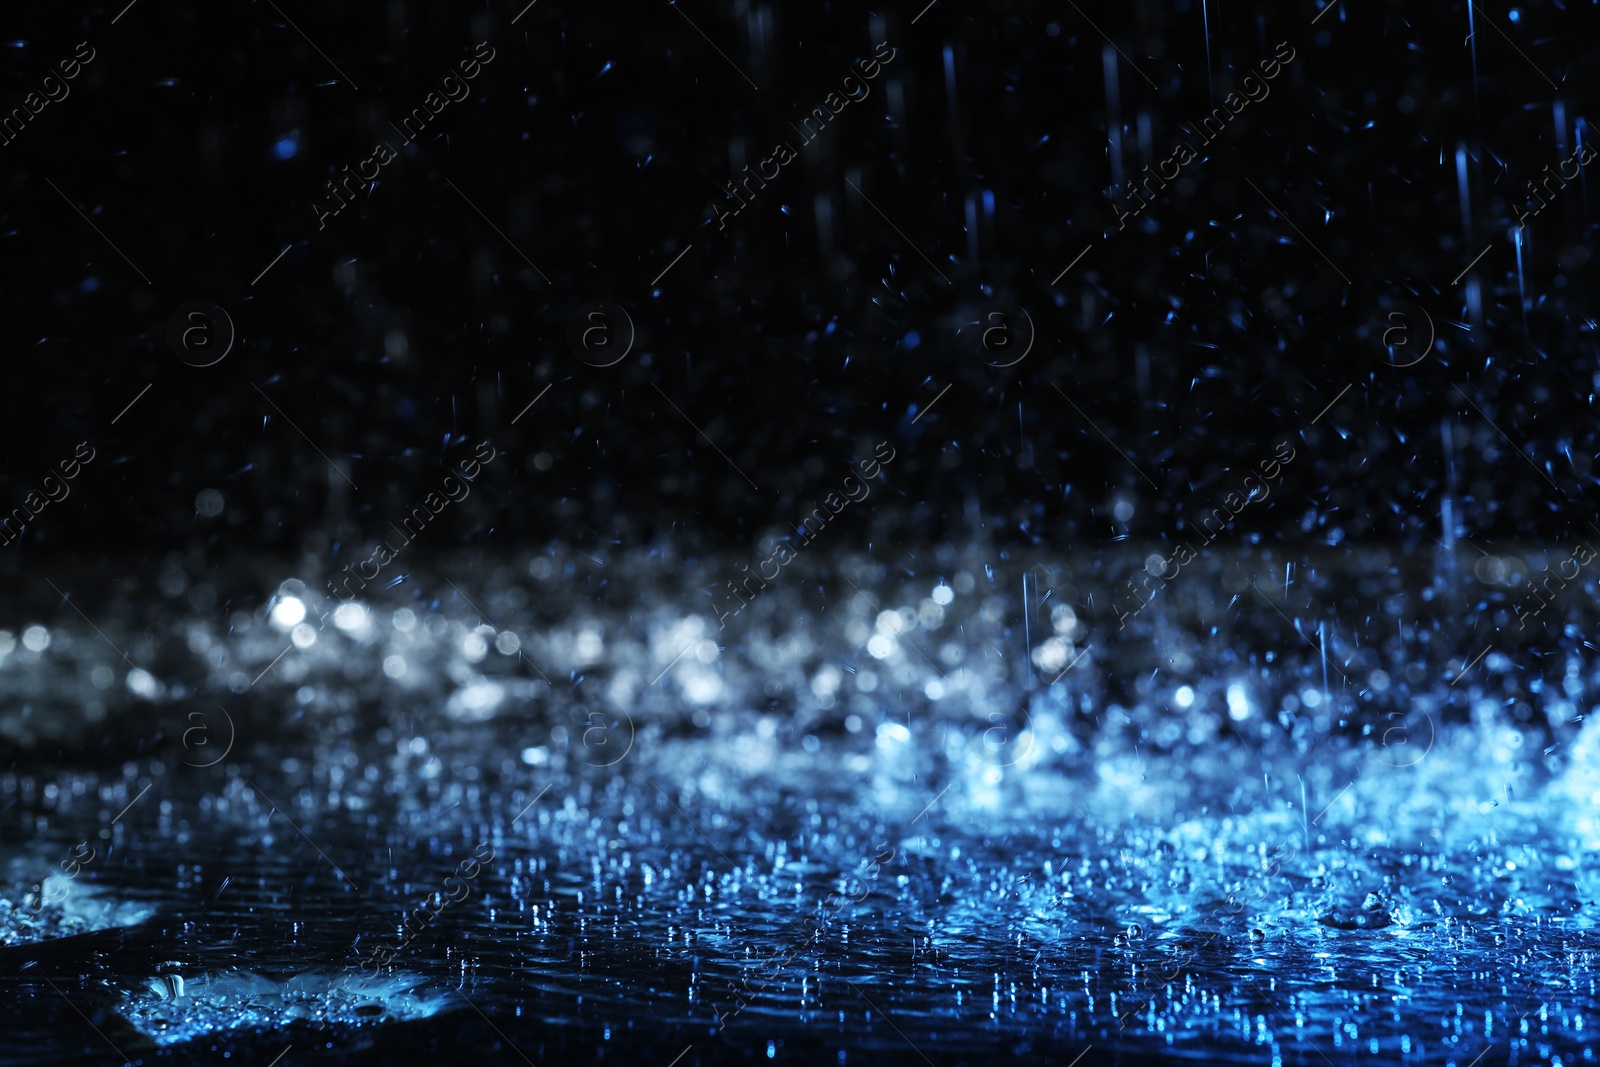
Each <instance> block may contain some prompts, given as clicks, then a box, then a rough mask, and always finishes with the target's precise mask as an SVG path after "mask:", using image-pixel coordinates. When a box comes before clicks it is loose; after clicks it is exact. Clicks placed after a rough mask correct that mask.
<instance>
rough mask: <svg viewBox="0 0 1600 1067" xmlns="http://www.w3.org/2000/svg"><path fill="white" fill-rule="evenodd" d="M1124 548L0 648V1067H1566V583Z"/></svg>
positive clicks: (301, 602)
mask: <svg viewBox="0 0 1600 1067" xmlns="http://www.w3.org/2000/svg"><path fill="white" fill-rule="evenodd" d="M1144 555H1145V553H1129V554H1122V555H1116V556H1111V555H1106V556H1101V557H1098V558H1097V559H1096V560H1095V561H1094V562H1093V564H1092V565H1080V566H1079V567H1077V568H1076V569H1074V568H1072V567H1070V566H1068V565H1066V564H1064V563H1062V562H1060V561H1052V560H1047V559H1037V560H1028V561H1017V560H990V561H987V562H985V561H983V560H982V558H981V557H980V556H979V555H977V554H976V553H974V554H972V555H968V556H963V555H960V554H954V553H950V552H948V551H947V552H946V553H945V557H946V558H944V559H942V560H941V559H937V558H936V559H934V560H932V561H930V562H929V563H927V564H925V565H924V564H922V563H920V562H908V561H897V562H896V563H895V564H894V565H892V566H891V565H889V564H887V563H885V562H884V561H882V560H880V561H877V562H874V561H873V560H871V559H867V558H856V557H851V558H844V559H830V560H826V561H823V560H801V561H797V562H796V564H795V565H793V566H792V567H790V568H789V572H792V573H788V572H786V575H785V578H784V582H785V583H786V584H779V583H773V585H772V587H771V588H768V589H763V590H757V591H756V592H757V595H755V596H754V597H752V598H749V599H748V602H745V600H744V599H743V598H742V599H741V601H740V603H741V604H742V605H743V607H742V609H741V610H740V612H739V613H738V614H737V615H729V614H728V612H729V608H728V606H727V604H723V605H722V612H723V615H724V618H725V625H724V627H723V628H722V629H720V630H719V629H718V626H717V612H716V611H715V610H712V609H708V608H699V610H696V608H697V607H698V603H697V601H696V599H695V598H697V597H698V598H701V599H705V598H704V594H703V593H702V592H699V591H698V590H701V589H703V588H706V587H710V586H711V585H712V582H713V581H714V580H715V579H716V578H719V577H720V576H721V575H722V573H723V572H727V574H728V576H730V577H731V576H735V575H738V574H739V573H740V572H739V571H738V564H739V563H740V562H745V561H743V560H739V559H725V558H718V559H711V560H705V559H700V560H693V561H684V560H682V559H681V558H678V559H668V560H667V561H666V563H667V564H668V565H664V564H663V559H662V558H661V554H657V555H648V554H640V555H638V556H637V557H632V556H620V557H615V558H608V559H606V560H604V562H603V563H602V562H598V561H596V560H595V559H594V558H593V557H587V559H588V562H587V563H585V562H584V560H585V559H586V557H584V556H582V555H571V556H565V555H563V554H561V553H559V552H553V553H545V554H540V555H536V556H534V557H532V558H530V559H524V560H519V561H514V562H502V563H499V564H497V565H496V566H494V567H492V568H491V567H488V566H486V565H485V564H484V563H483V562H482V561H481V560H479V561H472V560H467V559H463V560H462V562H461V566H460V567H459V568H457V569H455V570H441V572H440V576H439V577H438V578H431V577H430V578H428V579H425V580H414V584H412V585H411V588H410V589H407V587H406V586H402V587H400V588H399V589H398V590H396V591H393V592H391V593H389V594H387V596H388V599H383V598H382V597H374V598H372V599H370V600H367V601H365V602H362V603H361V604H360V605H354V604H352V605H346V606H344V607H343V608H339V607H338V605H337V602H332V601H328V600H326V599H325V598H322V597H318V596H317V595H316V593H315V592H314V591H313V589H314V588H315V587H314V586H313V585H312V580H313V579H314V577H315V575H314V574H313V573H311V572H310V571H309V570H308V569H307V568H305V567H303V566H301V567H294V566H283V565H273V569H274V570H277V571H281V573H276V574H272V575H270V576H269V577H265V578H263V579H262V580H263V581H267V582H269V585H268V589H269V591H270V590H272V589H276V593H275V594H273V595H271V596H267V597H262V598H259V601H258V602H257V603H255V604H254V605H253V606H251V607H250V608H248V609H247V608H243V607H239V606H237V605H235V606H233V607H231V608H230V609H229V610H227V611H219V610H215V609H204V610H202V609H198V608H196V606H195V602H196V601H200V602H202V603H203V602H204V601H205V600H206V599H207V594H205V593H202V592H199V591H198V588H199V587H200V586H201V585H203V584H204V582H203V581H201V580H200V579H198V578H196V577H195V576H183V577H182V580H180V578H179V576H177V575H175V574H173V573H169V574H167V575H164V576H163V575H154V576H151V578H150V579H149V581H150V583H151V587H152V588H151V589H150V590H148V591H145V592H137V591H136V595H139V596H144V597H147V598H148V599H146V600H145V601H144V602H143V603H144V605H145V607H146V609H147V612H148V614H147V615H146V616H145V618H146V620H148V621H145V622H144V624H143V626H142V627H140V628H132V627H129V626H127V625H124V624H123V622H122V621H121V618H122V616H121V614H120V613H119V612H120V611H121V610H122V608H119V603H120V602H105V603H100V604H89V603H85V604H84V610H85V612H86V613H87V614H88V615H89V616H90V618H92V619H94V623H93V626H91V625H85V624H84V621H83V620H82V619H78V617H77V616H76V615H75V614H73V613H72V612H70V611H63V610H61V609H60V608H59V605H55V604H51V603H48V602H46V603H43V604H41V605H40V606H39V607H38V608H37V610H36V611H34V614H32V615H28V616H27V617H23V618H16V619H7V620H3V622H4V628H5V629H6V630H7V634H6V635H5V636H4V637H0V644H3V645H5V646H6V647H7V648H8V651H7V654H6V655H5V657H4V658H3V659H0V685H3V686H5V687H7V690H8V693H10V694H11V695H10V696H8V698H7V701H6V707H7V712H6V715H5V717H4V718H3V719H0V729H3V730H4V732H5V734H6V736H7V737H8V738H9V739H10V740H9V741H8V744H11V745H12V746H13V747H14V748H15V749H16V750H17V752H18V753H19V754H24V753H25V758H24V757H23V756H20V755H19V758H18V759H17V760H16V761H15V762H14V763H13V764H12V765H11V766H10V767H9V768H8V769H7V770H6V772H5V773H4V774H3V775H0V808H3V810H4V812H5V818H4V824H3V825H4V827H5V840H4V848H5V862H4V866H3V868H0V869H3V871H4V872H5V879H6V886H5V889H4V890H3V892H0V896H3V897H4V901H3V902H0V909H4V910H3V911H0V937H3V939H4V942H5V946H6V947H4V948H0V974H3V975H4V976H5V982H6V987H7V993H6V996H5V997H4V1004H5V1005H6V1007H5V1008H4V1013H5V1017H4V1020H3V1032H4V1033H5V1034H6V1038H5V1054H4V1057H3V1058H4V1060H5V1061H6V1062H13V1063H56V1062H69V1061H70V1062H82V1063H91V1062H94V1063H98V1062H113V1060H114V1058H115V1057H116V1056H118V1055H121V1056H126V1057H127V1058H128V1059H129V1060H131V1061H133V1062H145V1063H154V1062H163V1061H165V1060H166V1059H168V1058H171V1057H177V1058H178V1059H179V1060H183V1061H187V1060H188V1059H204V1060H206V1061H207V1062H215V1061H217V1060H218V1059H219V1058H220V1057H221V1056H222V1055H223V1054H224V1053H226V1054H228V1055H229V1056H230V1058H232V1059H235V1060H242V1061H243V1062H250V1063H256V1062H259V1063H269V1062H272V1061H273V1058H274V1057H275V1056H279V1055H280V1054H282V1055H284V1057H285V1058H284V1059H283V1060H282V1062H283V1063H284V1064H286V1065H287V1064H290V1063H295V1062H311V1061H312V1060H313V1059H314V1058H315V1059H318V1060H320V1059H323V1058H334V1059H340V1058H343V1059H346V1060H352V1059H359V1060H365V1059H368V1058H370V1059H371V1060H372V1061H373V1062H377V1061H379V1060H384V1061H386V1062H387V1061H394V1060H403V1061H408V1062H410V1061H421V1062H431V1061H434V1060H439V1061H448V1062H457V1061H459V1060H460V1059H463V1058H465V1057H468V1056H481V1057H487V1058H488V1059H489V1060H491V1061H492V1062H523V1059H524V1058H526V1060H527V1061H529V1062H534V1063H541V1064H542V1063H546V1062H558V1063H559V1062H597V1061H605V1060H606V1059H608V1058H618V1057H627V1058H629V1059H630V1060H635V1059H641V1058H642V1062H645V1063H656V1062H659V1063H660V1064H661V1065H662V1067H667V1065H668V1064H671V1063H679V1064H692V1063H700V1062H712V1061H721V1060H724V1059H727V1058H729V1057H730V1056H731V1057H732V1058H734V1059H745V1058H748V1059H752V1060H760V1061H763V1062H767V1061H772V1062H785V1061H786V1062H802V1063H818V1062H828V1063H840V1062H842V1063H861V1062H867V1061H874V1060H883V1059H892V1060H895V1061H897V1062H919V1063H920V1062H923V1060H924V1057H925V1058H926V1059H927V1061H928V1062H932V1063H935V1064H940V1065H944V1064H954V1063H961V1062H967V1063H986V1062H993V1061H995V1060H996V1059H1025V1060H1027V1061H1029V1062H1054V1063H1060V1064H1063V1065H1065V1064H1070V1063H1073V1062H1075V1061H1079V1057H1080V1056H1081V1057H1082V1059H1081V1061H1079V1062H1081V1063H1085V1064H1087V1063H1101V1062H1113V1061H1127V1062H1141V1061H1144V1060H1146V1059H1153V1058H1166V1057H1180V1058H1189V1059H1194V1060H1203V1061H1209V1062H1219V1061H1228V1062H1250V1063H1306V1064H1311V1063H1324V1062H1326V1063H1334V1064H1343V1063H1355V1062H1367V1061H1386V1062H1397V1063H1441V1064H1443V1063H1456V1064H1460V1065H1462V1067H1465V1065H1467V1064H1471V1063H1475V1062H1476V1063H1505V1062H1515V1063H1552V1064H1553V1063H1557V1062H1560V1063H1562V1064H1574V1063H1581V1062H1588V1061H1590V1060H1591V1059H1592V1055H1593V1054H1592V1051H1591V1049H1592V1046H1593V1044H1594V1042H1593V1039H1592V1038H1591V1036H1590V1035H1591V1033H1592V1032H1593V1031H1594V1029H1595V1027H1596V1025H1597V1023H1596V1019H1597V1018H1600V1016H1597V1015H1596V1010H1597V1008H1600V998H1597V995H1596V989H1595V970H1594V953H1595V951H1596V949H1597V948H1600V939H1597V937H1596V933H1595V931H1594V929H1593V925H1594V922H1595V919H1596V917H1597V915H1600V911H1597V908H1596V896H1597V894H1600V870H1597V868H1600V860H1597V859H1596V855H1597V847H1600V819H1597V808H1596V800H1597V794H1600V735H1597V734H1596V733H1595V732H1594V731H1593V729H1591V728H1590V727H1588V726H1586V725H1585V723H1584V719H1585V716H1586V715H1587V712H1588V706H1587V703H1586V700H1585V694H1587V693H1589V692H1592V691H1593V686H1594V684H1595V680H1594V679H1593V678H1592V677H1590V674H1591V673H1592V672H1591V671H1590V670H1589V668H1588V667H1587V666H1586V665H1585V663H1584V662H1583V660H1582V657H1581V656H1580V655H1578V653H1577V650H1581V649H1582V648H1583V645H1582V640H1583V638H1582V636H1581V633H1582V631H1578V632H1577V633H1575V634H1570V635H1569V634H1568V633H1566V632H1564V630H1565V626H1566V625H1569V624H1572V623H1573V622H1574V621H1575V620H1576V619H1578V618H1580V617H1582V615H1583V613H1586V612H1587V613H1591V614H1592V608H1590V607H1589V605H1590V604H1592V603H1593V601H1592V599H1591V598H1590V595H1589V594H1587V593H1586V592H1585V593H1582V594H1580V591H1579V590H1578V589H1577V588H1574V590H1573V592H1574V594H1575V595H1574V596H1573V598H1572V599H1571V600H1570V601H1569V602H1565V603H1561V604H1558V605H1552V606H1551V607H1550V608H1549V610H1548V614H1547V615H1546V616H1544V617H1541V619H1540V622H1553V623H1555V624H1554V625H1551V626H1548V627H1545V628H1542V629H1538V633H1537V636H1534V631H1535V629H1536V628H1535V627H1533V626H1530V627H1527V628H1525V630H1524V631H1522V633H1523V634H1527V635H1528V636H1527V637H1525V638H1523V639H1522V640H1521V641H1520V642H1519V641H1518V640H1517V638H1518V637H1520V636H1521V635H1519V634H1518V632H1517V631H1516V627H1515V625H1514V620H1513V619H1510V617H1509V615H1507V617H1506V619H1505V620H1502V621H1501V630H1500V631H1499V632H1496V631H1495V630H1494V628H1493V624H1494V622H1495V620H1496V612H1500V613H1502V614H1506V613H1508V612H1509V610H1510V609H1509V607H1507V606H1505V605H1504V604H1502V603H1501V601H1502V600H1503V599H1505V596H1506V594H1505V593H1504V592H1503V589H1505V588H1509V586H1508V585H1507V583H1508V581H1509V580H1510V578H1514V577H1520V575H1521V571H1519V570H1518V569H1517V568H1519V567H1520V568H1522V570H1526V569H1527V568H1528V567H1529V566H1531V565H1532V564H1531V563H1530V560H1532V561H1537V560H1538V559H1541V558H1542V557H1540V556H1537V555H1535V554H1534V553H1532V552H1528V553H1526V554H1525V555H1524V556H1522V557H1516V558H1514V559H1512V558H1508V559H1507V560H1506V561H1505V562H1504V563H1503V565H1502V569H1501V570H1499V571H1497V570H1494V569H1493V568H1489V569H1488V571H1487V572H1485V573H1487V577H1482V576H1479V575H1477V574H1475V575H1474V577H1473V578H1472V579H1470V580H1471V581H1473V582H1475V583H1476V584H1475V585H1473V586H1471V587H1470V588H1467V587H1463V588H1459V589H1451V588H1449V587H1447V586H1445V585H1443V584H1441V583H1440V582H1439V581H1437V580H1436V579H1435V577H1434V575H1435V573H1436V570H1435V564H1436V563H1437V561H1436V560H1434V559H1432V558H1431V557H1429V558H1428V559H1420V558H1412V557H1405V556H1400V555H1395V556H1393V557H1386V556H1378V555H1376V554H1373V553H1365V554H1356V553H1352V554H1350V555H1348V556H1344V557H1339V556H1334V555H1332V554H1330V555H1329V556H1328V557H1326V558H1306V557H1296V558H1295V566H1294V567H1293V568H1292V569H1289V568H1286V563H1287V562H1289V560H1288V559H1287V558H1285V557H1283V556H1282V555H1281V554H1279V555H1278V556H1277V557H1274V556H1272V555H1270V554H1267V553H1258V554H1253V555H1246V554H1235V555H1233V556H1232V557H1229V558H1227V559H1226V560H1221V559H1217V558H1210V557H1208V558H1207V559H1204V560H1199V561H1196V562H1195V563H1193V564H1191V565H1190V566H1189V567H1187V568H1185V571H1184V573H1183V574H1182V575H1181V576H1180V577H1179V578H1178V579H1177V580H1175V581H1173V582H1172V583H1170V584H1169V585H1168V586H1167V587H1166V588H1163V589H1161V590H1160V591H1159V592H1158V593H1157V594H1156V595H1155V597H1154V598H1152V599H1150V600H1149V603H1148V604H1147V606H1146V607H1145V608H1144V609H1143V610H1141V611H1139V612H1138V613H1137V615H1136V616H1133V617H1130V618H1129V619H1128V620H1127V625H1126V627H1125V628H1124V629H1120V630H1119V629H1118V626H1117V624H1118V621H1119V614H1115V613H1113V612H1112V611H1111V610H1110V609H1109V608H1108V606H1107V604H1106V600H1105V598H1106V595H1107V592H1106V591H1107V590H1114V589H1116V588H1119V585H1118V583H1119V582H1120V581H1121V580H1122V579H1124V578H1125V577H1126V576H1127V574H1128V573H1132V572H1134V571H1135V570H1136V569H1137V568H1138V567H1140V566H1142V565H1143V556H1144ZM1119 568H1120V569H1119ZM1477 570H1478V571H1479V572H1484V568H1478V569H1477ZM1463 571H1464V573H1474V569H1473V568H1472V567H1470V566H1466V567H1464V568H1463ZM445 574H448V575H449V577H448V578H444V577H443V576H444V575H445ZM708 575H709V576H711V577H709V578H708V577H707V576H708ZM1024 576H1027V584H1028V591H1027V593H1026V594H1024V592H1023V578H1024ZM1489 579H1493V580H1492V581H1491V580H1489ZM1286 581H1287V583H1288V584H1287V585H1286ZM162 582H165V583H166V585H165V588H164V590H163V589H162V587H161V586H160V583H162ZM285 582H286V583H287V584H280V583H285ZM602 583H603V584H602ZM434 585H438V586H439V587H440V588H441V589H442V590H443V592H442V594H440V595H438V596H437V600H435V599H434V597H433V596H432V595H424V596H422V597H418V596H415V595H413V594H414V592H415V591H417V590H418V589H419V588H424V587H425V588H426V589H427V593H428V594H433V593H435V592H436V590H434V589H433V588H432V587H433V586H434ZM718 587H722V586H721V583H720V582H719V583H718ZM722 588H724V596H725V597H727V596H731V595H732V594H731V593H727V592H726V589H725V587H722ZM752 588H753V587H752ZM63 589H64V590H65V589H66V587H65V586H64V587H63ZM1119 601H1123V602H1124V603H1125V597H1119ZM1480 604H1481V606H1478V605H1480ZM122 607H124V608H125V607H126V604H125V603H124V604H122ZM152 608H153V609H154V610H151V609H152ZM29 610H33V609H29ZM24 614H26V613H24ZM130 615H131V612H130ZM74 620H76V622H74ZM489 620H492V621H489ZM1473 620H1478V621H1477V625H1476V626H1474V625H1473ZM1504 621H1511V622H1512V625H1511V626H1505V625H1504ZM94 627H98V628H99V629H100V630H102V631H104V633H103V635H97V634H96V632H95V629H94ZM1319 631H1320V633H1319ZM1491 641H1493V643H1492V644H1491ZM113 644H115V645H116V647H115V648H113V647H112V646H113ZM1485 645H1491V647H1490V648H1488V649H1485V648H1484V646H1485ZM1324 649H1325V650H1326V653H1325V654H1326V659H1324ZM1480 651H1481V652H1483V655H1482V656H1481V657H1480V658H1478V659H1477V660H1476V661H1473V657H1474V656H1477V655H1478V653H1479V652H1480ZM120 652H126V658H124V657H122V656H121V655H119V653H120ZM1030 653H1031V655H1030ZM1469 661H1472V662H1470V666H1469ZM1325 672H1326V677H1327V679H1328V680H1327V682H1326V683H1324V681H1323V679H1324V674H1325ZM108 675H109V678H108V677H107V676H108ZM24 706H25V707H27V708H28V709H29V710H26V711H23V710H21V709H22V708H23V707H24ZM91 853H92V855H91ZM52 872H54V873H52ZM286 1049H287V1052H286V1051H285V1050H286ZM675 1057H680V1058H679V1059H676V1060H675V1059H674V1058H675Z"/></svg>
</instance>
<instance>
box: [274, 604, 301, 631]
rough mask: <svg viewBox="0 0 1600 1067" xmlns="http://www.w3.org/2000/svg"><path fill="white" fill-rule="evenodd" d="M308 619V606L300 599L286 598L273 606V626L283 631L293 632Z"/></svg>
mask: <svg viewBox="0 0 1600 1067" xmlns="http://www.w3.org/2000/svg"><path fill="white" fill-rule="evenodd" d="M305 617H306V606H305V605H304V604H302V603H301V602H300V600H299V598H298V597H292V596H286V597H284V598H283V599H282V600H280V601H278V602H277V603H276V604H274V605H273V606H272V624H273V625H274V626H276V627H278V628H279V629H281V630H291V629H293V628H294V627H296V626H298V625H300V623H301V622H303V621H304V620H305Z"/></svg>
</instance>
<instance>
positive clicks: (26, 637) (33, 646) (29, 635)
mask: <svg viewBox="0 0 1600 1067" xmlns="http://www.w3.org/2000/svg"><path fill="white" fill-rule="evenodd" d="M22 647H23V648H26V649H27V650H28V651H29V652H43V651H44V650H45V649H47V648H49V647H50V631H49V630H46V629H45V628H44V627H43V626H30V627H28V628H27V629H26V630H24V631H22Z"/></svg>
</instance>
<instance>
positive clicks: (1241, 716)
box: [1228, 682, 1250, 722]
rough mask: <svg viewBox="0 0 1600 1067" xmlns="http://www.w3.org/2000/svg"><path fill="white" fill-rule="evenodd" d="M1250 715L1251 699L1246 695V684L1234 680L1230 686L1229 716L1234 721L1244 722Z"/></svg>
mask: <svg viewBox="0 0 1600 1067" xmlns="http://www.w3.org/2000/svg"><path fill="white" fill-rule="evenodd" d="M1249 717H1250V701H1249V699H1248V698H1247V697H1246V696H1245V692H1244V686H1242V685H1240V684H1239V683H1238V682H1234V683H1233V684H1232V685H1230V686H1228V718H1230V719H1232V720H1233V721H1234V722H1243V721H1244V720H1245V719H1248V718H1249Z"/></svg>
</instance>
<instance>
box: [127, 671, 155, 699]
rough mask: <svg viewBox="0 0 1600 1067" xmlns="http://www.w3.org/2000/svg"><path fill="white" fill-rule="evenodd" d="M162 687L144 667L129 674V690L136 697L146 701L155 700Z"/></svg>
mask: <svg viewBox="0 0 1600 1067" xmlns="http://www.w3.org/2000/svg"><path fill="white" fill-rule="evenodd" d="M160 689H161V687H160V686H159V685H158V684H157V683H156V680H155V677H154V676H153V675H152V674H151V673H150V672H149V671H147V670H145V669H144V668H142V667H135V668H134V669H133V670H131V671H129V672H128V690H129V692H131V693H133V695H134V696H137V697H143V698H144V699H146V700H154V699H155V698H156V696H157V694H158V693H159V692H160Z"/></svg>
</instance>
